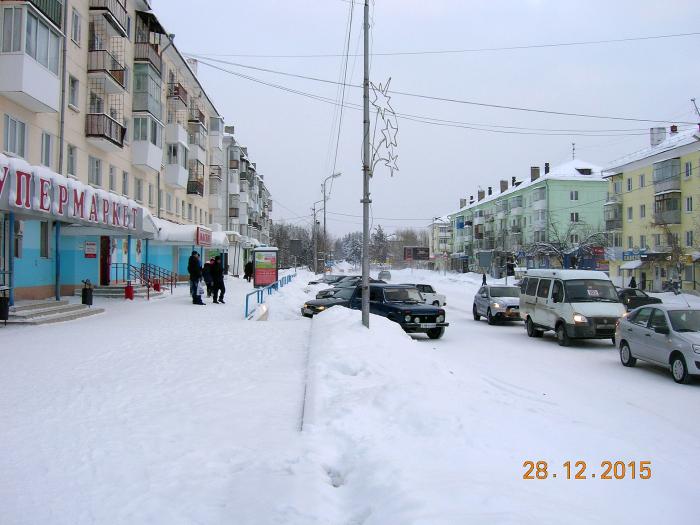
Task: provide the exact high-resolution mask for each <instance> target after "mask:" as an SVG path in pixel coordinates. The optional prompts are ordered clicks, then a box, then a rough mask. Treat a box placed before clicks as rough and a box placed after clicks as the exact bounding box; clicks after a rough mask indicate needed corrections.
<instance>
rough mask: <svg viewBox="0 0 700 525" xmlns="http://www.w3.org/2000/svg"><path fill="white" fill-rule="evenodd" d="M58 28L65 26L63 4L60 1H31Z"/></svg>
mask: <svg viewBox="0 0 700 525" xmlns="http://www.w3.org/2000/svg"><path fill="white" fill-rule="evenodd" d="M29 1H30V3H31V4H32V5H33V6H34V7H36V8H37V9H38V10H39V11H41V13H42V14H43V15H44V16H45V17H46V18H48V19H49V20H51V23H52V24H53V25H55V26H56V27H57V28H59V29H62V27H61V26H62V25H63V2H59V0H29Z"/></svg>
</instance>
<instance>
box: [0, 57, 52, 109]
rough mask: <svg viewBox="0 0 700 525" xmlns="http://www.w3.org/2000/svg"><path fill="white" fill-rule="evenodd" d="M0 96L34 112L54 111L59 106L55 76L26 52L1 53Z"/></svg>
mask: <svg viewBox="0 0 700 525" xmlns="http://www.w3.org/2000/svg"><path fill="white" fill-rule="evenodd" d="M0 71H2V74H0V95H2V96H4V97H7V98H8V99H10V100H12V101H13V102H15V103H16V104H19V105H20V106H22V107H23V108H25V109H28V110H29V111H31V112H33V113H57V112H58V110H59V109H60V107H61V104H60V95H61V82H60V80H59V79H58V76H56V75H54V74H53V73H52V72H51V71H49V70H48V69H46V68H45V67H44V66H42V65H41V64H39V62H37V61H36V60H34V59H33V58H32V57H30V56H29V55H27V54H26V53H23V52H20V53H0Z"/></svg>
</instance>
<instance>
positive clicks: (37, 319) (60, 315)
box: [7, 300, 104, 325]
mask: <svg viewBox="0 0 700 525" xmlns="http://www.w3.org/2000/svg"><path fill="white" fill-rule="evenodd" d="M102 312H104V309H103V308H95V307H92V308H89V307H87V306H85V305H83V304H71V303H69V302H68V301H51V300H47V301H35V302H30V303H24V304H19V305H17V306H12V307H10V318H9V319H8V320H7V324H28V325H39V324H49V323H60V322H63V321H72V320H74V319H81V318H83V317H89V316H91V315H95V314H100V313H102Z"/></svg>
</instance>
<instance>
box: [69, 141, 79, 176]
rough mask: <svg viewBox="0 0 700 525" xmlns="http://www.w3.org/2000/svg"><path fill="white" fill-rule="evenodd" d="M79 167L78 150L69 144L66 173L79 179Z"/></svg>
mask: <svg viewBox="0 0 700 525" xmlns="http://www.w3.org/2000/svg"><path fill="white" fill-rule="evenodd" d="M77 166H78V148H76V147H75V146H73V144H68V145H67V146H66V173H67V174H68V175H71V176H73V177H77V174H76V172H77Z"/></svg>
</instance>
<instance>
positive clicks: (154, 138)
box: [150, 119, 163, 148]
mask: <svg viewBox="0 0 700 525" xmlns="http://www.w3.org/2000/svg"><path fill="white" fill-rule="evenodd" d="M150 121H151V144H153V145H154V146H157V147H159V148H162V147H163V128H162V127H161V125H160V124H158V122H156V121H155V120H154V119H150Z"/></svg>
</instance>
